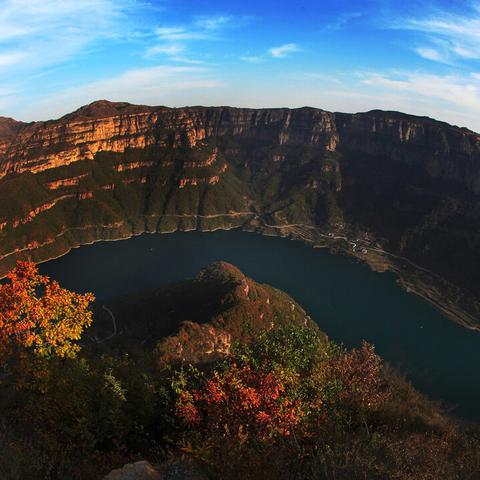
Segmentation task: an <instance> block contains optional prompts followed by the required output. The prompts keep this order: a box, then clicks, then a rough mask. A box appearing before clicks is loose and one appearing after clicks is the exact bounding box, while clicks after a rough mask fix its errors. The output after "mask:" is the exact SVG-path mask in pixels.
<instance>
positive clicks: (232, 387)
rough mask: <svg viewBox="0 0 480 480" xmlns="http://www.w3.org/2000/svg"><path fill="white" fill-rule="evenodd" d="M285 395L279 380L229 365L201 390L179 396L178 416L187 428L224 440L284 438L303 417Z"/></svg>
mask: <svg viewBox="0 0 480 480" xmlns="http://www.w3.org/2000/svg"><path fill="white" fill-rule="evenodd" d="M285 392H286V388H285V385H284V383H283V381H282V379H281V378H279V377H278V376H276V375H275V374H274V373H273V372H269V373H264V372H261V371H255V370H253V369H252V368H251V367H249V366H243V367H238V366H237V365H236V364H235V363H232V364H231V365H230V366H229V368H228V370H227V371H225V372H221V373H219V372H214V375H213V377H212V378H211V379H210V380H208V381H207V382H205V384H204V385H203V386H202V387H201V388H200V389H198V390H193V391H188V390H183V391H182V392H180V394H179V396H178V400H177V415H178V416H179V417H180V418H182V419H183V420H184V421H185V422H186V423H187V424H190V425H196V426H198V425H202V426H203V427H204V428H205V430H206V431H207V432H211V433H213V432H216V433H217V434H220V435H224V436H242V438H244V439H245V438H247V437H248V436H249V435H250V436H252V435H253V436H254V437H256V438H262V439H267V438H270V437H273V436H276V435H281V436H287V435H290V433H291V431H292V429H293V427H295V426H296V425H297V424H298V423H299V422H300V420H301V416H302V415H301V411H300V409H299V407H298V405H297V403H296V402H295V401H292V400H290V399H289V398H288V396H287V395H286V393H285Z"/></svg>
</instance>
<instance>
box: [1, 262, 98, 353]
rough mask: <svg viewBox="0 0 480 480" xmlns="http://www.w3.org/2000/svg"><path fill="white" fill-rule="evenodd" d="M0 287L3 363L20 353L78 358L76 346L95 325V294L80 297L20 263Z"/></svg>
mask: <svg viewBox="0 0 480 480" xmlns="http://www.w3.org/2000/svg"><path fill="white" fill-rule="evenodd" d="M7 278H8V282H7V283H5V284H4V285H0V361H1V360H2V358H3V360H6V358H8V356H9V355H11V354H12V353H13V352H15V351H18V350H19V349H20V350H22V349H31V350H33V351H34V352H35V353H36V354H37V355H39V356H50V355H56V356H58V357H74V356H75V355H76V353H77V352H78V351H79V349H80V347H79V346H78V345H77V344H76V343H75V342H76V341H78V340H79V339H80V337H81V335H82V332H83V331H84V329H85V328H87V327H88V326H89V325H90V324H91V323H92V312H91V311H90V310H89V306H90V304H91V303H92V302H93V301H94V296H93V295H92V294H91V293H85V294H78V293H75V292H71V291H69V290H66V289H64V288H62V287H61V286H60V285H59V284H58V283H57V282H56V281H53V280H50V278H49V277H47V276H43V275H40V273H39V272H38V269H37V266H36V265H35V264H34V263H31V262H18V263H17V266H16V268H14V269H13V270H12V271H11V272H10V273H9V274H8V276H7Z"/></svg>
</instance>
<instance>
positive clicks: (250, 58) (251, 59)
mask: <svg viewBox="0 0 480 480" xmlns="http://www.w3.org/2000/svg"><path fill="white" fill-rule="evenodd" d="M240 60H242V62H248V63H262V62H263V57H262V56H261V55H241V56H240Z"/></svg>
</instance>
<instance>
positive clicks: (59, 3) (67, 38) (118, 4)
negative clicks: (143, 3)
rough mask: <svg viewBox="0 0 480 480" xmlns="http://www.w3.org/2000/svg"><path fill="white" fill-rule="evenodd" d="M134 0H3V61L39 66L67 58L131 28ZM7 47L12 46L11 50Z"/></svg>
mask: <svg viewBox="0 0 480 480" xmlns="http://www.w3.org/2000/svg"><path fill="white" fill-rule="evenodd" d="M134 5H135V2H134V0H81V1H80V0H0V50H4V51H5V50H7V49H8V48H9V47H10V46H11V45H12V44H14V45H15V48H16V49H18V50H19V51H20V52H21V53H20V54H19V53H3V54H2V60H3V61H1V64H2V65H3V66H5V65H9V66H10V65H11V66H15V68H17V69H18V68H20V67H21V68H24V69H30V70H32V69H35V68H40V67H43V66H48V65H52V64H55V63H59V62H62V61H65V60H68V59H69V58H71V57H72V56H73V55H75V54H77V53H79V52H80V51H82V50H83V49H84V48H85V47H87V46H89V45H91V44H92V43H94V42H96V41H98V40H100V39H104V38H111V37H115V36H123V35H125V34H126V31H128V27H126V26H125V22H122V21H121V20H123V19H124V18H125V15H126V14H127V13H128V12H130V11H131V9H132V8H133V7H134ZM7 51H8V50H7Z"/></svg>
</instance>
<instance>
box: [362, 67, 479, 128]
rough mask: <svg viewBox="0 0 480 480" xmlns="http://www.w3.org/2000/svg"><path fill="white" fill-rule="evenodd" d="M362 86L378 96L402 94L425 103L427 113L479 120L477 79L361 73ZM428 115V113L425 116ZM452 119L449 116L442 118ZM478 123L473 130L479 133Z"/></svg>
mask: <svg viewBox="0 0 480 480" xmlns="http://www.w3.org/2000/svg"><path fill="white" fill-rule="evenodd" d="M360 78H361V83H362V84H363V85H366V86H368V87H371V88H374V89H376V90H377V92H378V93H379V96H380V95H381V93H380V92H382V91H383V92H390V93H391V92H394V93H399V94H405V95H406V96H408V98H409V99H410V100H411V99H415V100H416V101H423V102H427V103H428V104H429V105H430V107H429V108H430V109H431V110H430V111H431V112H432V114H433V112H436V111H438V110H439V109H443V110H445V111H446V110H451V111H456V112H457V114H458V115H457V116H459V117H461V116H462V115H463V116H464V117H469V118H470V119H471V118H475V117H476V118H478V111H480V75H477V74H471V75H468V76H465V77H464V76H461V75H453V74H452V75H433V74H426V73H418V72H405V73H402V72H391V73H361V74H360ZM425 114H427V113H425ZM448 117H451V115H448V116H447V117H445V118H448ZM469 124H470V125H472V123H471V120H470V121H469ZM479 127H480V122H479V121H478V120H477V122H475V125H474V128H476V129H480V128H479Z"/></svg>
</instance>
